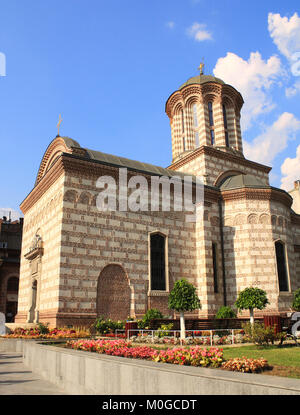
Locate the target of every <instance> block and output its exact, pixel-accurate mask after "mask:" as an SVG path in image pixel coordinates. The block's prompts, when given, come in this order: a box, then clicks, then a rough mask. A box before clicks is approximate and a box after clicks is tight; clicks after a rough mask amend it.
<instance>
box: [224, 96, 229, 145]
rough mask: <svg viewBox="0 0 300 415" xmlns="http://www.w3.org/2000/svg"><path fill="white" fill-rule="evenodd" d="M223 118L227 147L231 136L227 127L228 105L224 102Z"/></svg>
mask: <svg viewBox="0 0 300 415" xmlns="http://www.w3.org/2000/svg"><path fill="white" fill-rule="evenodd" d="M223 120H224V130H225V143H226V147H229V136H228V129H227V114H226V107H225V105H224V104H223Z"/></svg>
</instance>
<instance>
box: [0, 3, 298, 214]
mask: <svg viewBox="0 0 300 415" xmlns="http://www.w3.org/2000/svg"><path fill="white" fill-rule="evenodd" d="M0 4H1V25H0V52H1V53H2V54H4V55H5V58H6V68H5V76H0V91H1V94H0V96H1V99H2V105H1V112H0V140H1V150H0V163H1V171H2V178H3V180H2V186H1V187H2V188H1V192H0V215H1V208H10V209H13V210H16V211H19V204H20V203H21V202H22V200H23V199H24V198H25V197H26V196H27V194H28V193H29V192H30V190H31V189H32V188H33V185H34V181H35V178H36V174H37V170H38V168H39V164H40V161H41V158H42V156H43V154H44V151H45V149H46V148H47V146H48V144H49V142H50V141H51V140H52V139H53V138H54V137H55V136H56V134H57V129H56V124H57V121H58V116H59V114H60V113H61V114H62V118H63V122H62V124H61V130H60V132H61V135H66V136H69V137H72V138H74V139H75V140H77V141H79V143H80V144H81V146H83V147H86V148H91V149H95V150H100V151H103V152H107V153H112V154H116V155H120V156H124V157H128V158H132V159H135V160H140V161H145V162H149V163H153V164H157V165H160V166H164V167H166V166H168V165H169V164H170V162H171V136H170V127H169V120H168V117H167V116H166V114H165V102H166V100H167V98H168V97H169V95H170V94H171V93H172V92H174V91H175V90H176V89H177V88H178V87H179V86H180V85H181V84H182V83H183V82H185V81H186V80H187V79H188V78H189V77H191V76H194V75H197V74H198V71H197V67H198V65H199V63H200V61H201V60H202V58H203V57H204V61H205V73H206V74H208V73H211V74H215V75H216V76H220V77H221V78H222V79H223V80H224V81H225V82H227V83H229V84H231V85H233V86H235V87H236V88H237V89H238V90H239V91H240V92H241V93H242V95H243V97H244V100H245V106H244V109H243V112H242V127H243V138H244V141H245V144H244V146H245V147H244V148H245V155H246V157H247V158H249V159H252V160H256V161H259V162H262V163H265V164H267V165H270V166H272V167H273V170H272V175H271V184H272V185H274V186H277V187H285V188H292V187H293V180H295V179H296V178H299V177H300V168H299V165H300V146H299V144H300V105H299V98H300V65H299V66H298V67H297V62H298V60H299V61H300V57H298V55H297V52H299V54H300V10H299V1H296V0H289V1H288V2H282V1H277V0H270V1H268V0H264V1H257V0H255V1H252V2H244V1H242V0H239V1H238V0H211V1H209V2H208V1H203V0H151V1H149V0H148V1H146V0H127V1H125V0H112V1H109V2H108V1H102V0H85V1H84V0H63V1H57V0H51V1H50V0H26V2H24V1H22V0H10V1H9V2H7V1H4V0H2V1H0ZM297 6H298V7H297ZM293 65H294V67H293ZM298 72H299V74H298ZM2 75H3V74H2ZM298 148H299V150H298V153H299V154H298V156H297V149H298Z"/></svg>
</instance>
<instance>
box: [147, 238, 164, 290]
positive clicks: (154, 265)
mask: <svg viewBox="0 0 300 415" xmlns="http://www.w3.org/2000/svg"><path fill="white" fill-rule="evenodd" d="M165 256H166V238H165V236H163V235H161V234H160V233H154V234H151V235H150V263H151V266H150V269H151V281H150V285H151V290H166V259H165Z"/></svg>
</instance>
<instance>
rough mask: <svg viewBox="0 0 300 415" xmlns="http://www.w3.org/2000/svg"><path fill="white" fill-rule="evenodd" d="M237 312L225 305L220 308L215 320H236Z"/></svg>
mask: <svg viewBox="0 0 300 415" xmlns="http://www.w3.org/2000/svg"><path fill="white" fill-rule="evenodd" d="M235 317H236V312H235V311H234V310H233V309H232V308H231V307H230V306H225V305H223V306H222V307H220V308H219V310H218V312H217V314H216V317H215V318H235Z"/></svg>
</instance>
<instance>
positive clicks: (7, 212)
mask: <svg viewBox="0 0 300 415" xmlns="http://www.w3.org/2000/svg"><path fill="white" fill-rule="evenodd" d="M3 216H6V217H7V219H9V217H10V218H11V220H18V219H19V218H22V217H23V213H21V212H18V211H16V210H15V209H12V208H1V207H0V218H1V219H2V218H3Z"/></svg>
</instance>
